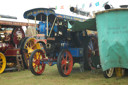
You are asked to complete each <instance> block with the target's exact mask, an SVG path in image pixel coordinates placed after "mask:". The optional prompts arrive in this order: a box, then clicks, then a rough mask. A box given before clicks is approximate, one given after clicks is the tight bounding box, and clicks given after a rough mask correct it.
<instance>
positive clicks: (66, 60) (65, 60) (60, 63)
mask: <svg viewBox="0 0 128 85" xmlns="http://www.w3.org/2000/svg"><path fill="white" fill-rule="evenodd" d="M57 67H58V71H59V73H60V75H61V76H63V77H67V76H68V75H69V74H70V73H71V71H72V67H73V58H72V55H71V53H70V52H69V51H68V50H62V51H61V52H60V53H59V56H58V58H57Z"/></svg>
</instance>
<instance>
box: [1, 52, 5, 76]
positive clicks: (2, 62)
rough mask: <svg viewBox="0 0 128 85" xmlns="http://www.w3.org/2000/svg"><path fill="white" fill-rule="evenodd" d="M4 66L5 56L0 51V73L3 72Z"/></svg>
mask: <svg viewBox="0 0 128 85" xmlns="http://www.w3.org/2000/svg"><path fill="white" fill-rule="evenodd" d="M5 68H6V58H5V56H4V54H3V53H0V74H1V73H3V72H4V70H5Z"/></svg>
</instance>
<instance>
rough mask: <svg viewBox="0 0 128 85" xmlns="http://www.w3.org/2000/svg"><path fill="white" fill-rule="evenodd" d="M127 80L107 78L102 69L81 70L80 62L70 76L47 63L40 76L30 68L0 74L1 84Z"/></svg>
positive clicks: (114, 84) (96, 84)
mask: <svg viewBox="0 0 128 85" xmlns="http://www.w3.org/2000/svg"><path fill="white" fill-rule="evenodd" d="M127 80H128V76H125V77H123V78H117V77H113V78H110V79H106V78H104V77H103V75H102V71H101V70H96V71H95V72H92V71H85V72H80V70H79V65H78V64H75V66H74V67H73V71H72V73H71V74H70V76H68V77H61V76H60V75H59V73H58V70H57V66H56V65H54V66H52V67H50V66H48V65H47V66H46V69H45V71H44V73H43V74H42V75H40V76H35V75H33V74H32V73H31V72H30V71H28V70H24V71H20V72H18V71H15V72H5V73H3V74H0V85H128V81H127Z"/></svg>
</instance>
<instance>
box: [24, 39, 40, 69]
mask: <svg viewBox="0 0 128 85" xmlns="http://www.w3.org/2000/svg"><path fill="white" fill-rule="evenodd" d="M35 40H36V39H35V38H28V39H26V41H25V42H24V44H23V46H22V53H24V56H23V61H24V65H25V68H27V67H28V66H29V58H30V55H31V53H32V52H33V51H34V50H35V49H40V44H39V43H35Z"/></svg>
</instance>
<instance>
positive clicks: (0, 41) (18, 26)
mask: <svg viewBox="0 0 128 85" xmlns="http://www.w3.org/2000/svg"><path fill="white" fill-rule="evenodd" d="M0 25H1V28H0V73H2V72H3V71H4V70H5V69H6V70H14V69H18V70H21V68H22V67H24V65H23V61H22V58H24V59H23V60H25V56H24V53H23V50H24V49H23V48H24V44H25V43H26V41H25V40H27V38H25V33H24V31H23V29H22V26H27V25H28V24H26V23H20V22H10V21H0Z"/></svg>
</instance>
